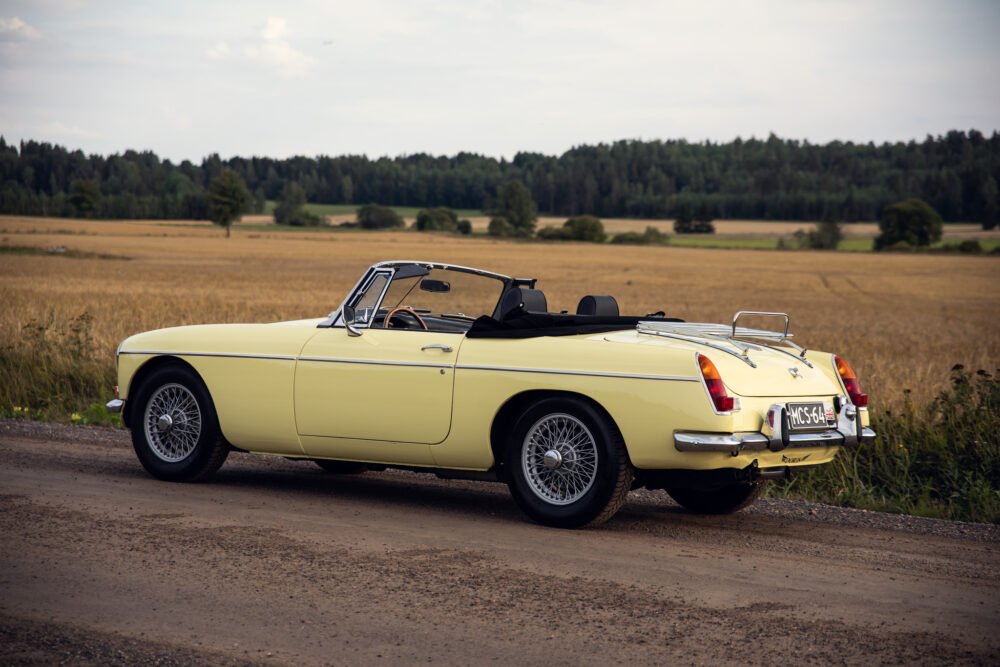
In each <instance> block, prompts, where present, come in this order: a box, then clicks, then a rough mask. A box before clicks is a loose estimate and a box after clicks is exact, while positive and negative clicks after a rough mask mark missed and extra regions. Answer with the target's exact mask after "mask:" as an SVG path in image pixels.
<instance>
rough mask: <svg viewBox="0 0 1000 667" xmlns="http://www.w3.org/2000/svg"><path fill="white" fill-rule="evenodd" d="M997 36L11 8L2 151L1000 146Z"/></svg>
mask: <svg viewBox="0 0 1000 667" xmlns="http://www.w3.org/2000/svg"><path fill="white" fill-rule="evenodd" d="M998 36H1000V2H998V1H996V0H981V1H971V0H954V1H950V2H949V1H945V0H941V1H939V2H915V1H898V2H890V1H885V2H881V1H877V0H867V1H859V2H847V1H834V0H829V1H810V0H789V1H778V0H775V1H772V2H739V1H736V0H730V1H721V2H715V1H704V0H703V1H697V2H696V1H695V0H691V1H687V2H684V1H668V0H660V1H651V2H646V1H634V2H633V1H629V0H615V1H609V2H604V1H603V0H593V1H589V0H588V1H580V2H568V1H565V0H551V1H532V2H528V1H524V2H522V1H517V0H514V1H507V2H491V1H482V2H480V1H477V0H437V1H434V2H423V1H420V0H409V1H407V0H354V1H351V2H342V1H340V0H337V1H330V2H297V1H294V0H285V1H284V2H273V1H272V2H256V1H254V0H250V1H242V2H229V3H222V2H211V1H208V0H200V1H197V2H187V1H185V0H173V1H171V2H162V3H159V2H142V3H139V2H91V1H87V0H31V1H24V2H21V1H16V0H15V1H11V0H0V133H2V134H3V135H4V136H5V137H6V138H7V140H8V141H11V140H13V141H18V140H20V139H27V138H30V139H37V140H43V141H49V142H55V143H59V144H63V145H66V146H69V147H71V148H82V149H83V150H85V151H87V152H99V153H110V152H120V151H123V150H125V149H128V148H134V149H152V150H154V151H156V152H157V153H158V154H160V155H161V156H163V157H168V158H171V159H173V160H180V159H184V158H188V159H192V160H194V161H198V160H200V159H201V158H202V157H204V156H205V155H207V154H209V153H213V152H217V153H220V154H221V155H222V156H223V157H229V156H232V155H243V156H250V155H268V156H273V157H285V156H289V155H294V154H304V155H317V154H331V155H339V154H344V153H365V154H368V155H369V156H379V155H391V156H394V155H400V154H407V153H413V152H429V153H434V154H454V153H456V152H458V151H463V150H464V151H473V152H478V153H485V154H488V155H493V156H498V157H499V156H501V155H502V156H506V157H511V156H513V154H514V153H516V152H517V151H520V150H527V151H540V152H545V153H553V154H558V153H561V152H563V151H565V150H566V149H568V148H570V147H572V146H574V145H578V144H581V143H596V142H610V141H614V140H617V139H627V138H641V139H666V138H686V139H688V140H691V141H701V140H705V139H711V140H714V141H728V140H731V139H733V138H734V137H736V136H742V137H744V138H746V137H749V136H751V135H755V136H758V137H765V136H767V134H768V133H769V132H774V133H776V134H778V135H780V136H782V137H792V138H800V139H808V140H810V141H813V142H826V141H829V140H831V139H843V140H853V141H869V140H874V141H876V142H880V141H885V140H900V139H903V140H905V139H911V138H917V139H921V138H923V137H924V136H925V135H927V134H941V133H943V132H945V131H947V130H949V129H954V128H957V129H969V128H976V129H979V130H981V131H983V132H985V133H991V132H993V131H994V130H997V129H998V128H1000V37H998Z"/></svg>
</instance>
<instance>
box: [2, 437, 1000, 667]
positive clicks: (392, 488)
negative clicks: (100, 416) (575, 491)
mask: <svg viewBox="0 0 1000 667" xmlns="http://www.w3.org/2000/svg"><path fill="white" fill-rule="evenodd" d="M0 508H2V509H0V534H2V535H4V539H3V540H2V541H0V573H2V574H0V662H3V663H11V664H42V663H52V662H69V663H72V664H109V663H110V664H114V663H115V662H116V661H117V662H118V663H119V664H125V663H133V664H134V663H135V662H150V663H157V664H172V662H171V661H173V662H176V663H178V664H179V663H192V662H197V663H207V664H243V663H248V662H263V663H274V664H291V663H295V664H371V663H373V662H381V663H385V664H404V663H405V664H412V663H414V662H438V663H442V662H443V663H448V664H469V663H481V662H502V663H510V662H518V663H524V664H542V663H545V664H567V665H568V664H573V665H579V664H607V663H609V662H614V663H624V662H629V663H637V664H654V663H656V664H662V663H664V662H670V663H676V662H681V663H705V662H723V661H729V660H732V659H734V658H736V659H738V660H740V661H741V662H751V663H772V662H774V661H776V660H782V661H787V660H788V659H789V658H790V657H793V658H792V659H794V660H795V661H796V662H823V663H830V662H834V663H859V662H865V663H871V662H876V661H877V662H906V663H945V662H947V663H955V662H961V663H973V664H975V663H993V664H995V663H996V662H997V660H998V658H1000V638H998V637H997V636H996V633H995V628H996V627H998V625H1000V595H998V592H1000V590H998V589H1000V576H998V575H1000V556H998V553H997V546H998V544H1000V535H998V531H997V528H996V527H995V526H984V525H979V524H961V523H954V522H944V521H933V520H926V519H915V518H913V517H898V516H892V515H885V514H880V513H875V512H859V511H853V510H845V509H841V508H831V507H827V506H823V505H815V504H810V503H798V502H791V501H781V500H768V501H765V502H762V503H761V504H760V505H758V506H755V507H754V508H752V509H751V510H750V511H748V512H745V513H741V514H737V515H733V516H726V517H699V516H694V515H690V514H687V513H684V512H682V511H681V510H680V509H679V508H677V507H676V506H675V505H673V504H672V503H670V502H669V501H668V500H667V499H666V496H665V495H664V494H660V493H649V492H635V493H633V494H632V496H631V497H630V500H629V502H628V504H627V505H626V507H625V508H624V509H623V511H622V512H621V513H620V514H619V515H618V516H617V517H616V518H615V519H614V520H613V521H611V522H610V523H609V524H607V525H606V526H605V527H603V528H600V529H596V530H585V531H559V530H553V529H547V528H542V527H539V526H535V525H533V524H531V523H528V522H527V521H526V520H525V519H524V518H523V517H522V516H521V515H520V513H519V512H518V511H517V509H516V507H515V506H514V503H513V502H512V501H511V500H510V498H509V497H508V495H507V493H506V489H505V487H503V486H501V485H496V484H480V483H471V482H455V481H448V482H445V481H441V480H437V479H435V478H433V477H430V476H426V475H415V474H409V473H399V472H385V473H374V474H366V475H362V476H356V477H336V476H331V475H328V474H326V473H323V472H322V471H320V470H319V469H318V468H316V467H314V466H312V465H311V464H308V463H303V462H290V461H285V460H283V459H266V458H262V457H255V456H251V455H233V456H231V457H230V460H229V461H228V462H227V464H226V466H224V467H223V469H222V471H221V472H220V474H219V476H218V477H217V478H216V480H215V482H213V483H210V484H197V485H186V484H167V483H163V482H158V481H156V480H153V479H150V478H149V477H148V476H147V475H146V474H145V473H144V472H143V471H142V469H141V468H140V467H139V465H138V463H137V462H136V461H135V458H134V456H133V454H132V452H131V447H130V445H129V443H128V437H127V434H126V433H125V432H123V431H116V430H112V429H99V428H81V427H69V426H63V425H57V424H40V425H39V424H34V423H30V422H12V421H0ZM119 655H120V656H124V657H121V658H116V657H115V656H119Z"/></svg>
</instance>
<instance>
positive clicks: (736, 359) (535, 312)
mask: <svg viewBox="0 0 1000 667" xmlns="http://www.w3.org/2000/svg"><path fill="white" fill-rule="evenodd" d="M534 287H535V280H534V279H518V278H512V277H509V276H505V275H502V274H496V273H492V272H488V271H483V270H479V269H470V268H467V267H460V266H454V265H448V264H441V263H435V262H422V261H393V262H382V263H379V264H376V265H374V266H372V267H370V268H369V269H368V270H367V271H366V272H365V273H364V275H363V276H362V278H361V280H359V281H358V283H357V284H356V285H355V287H354V288H353V289H352V290H351V291H350V292H349V293H348V295H347V297H346V299H345V300H344V301H343V303H342V304H341V306H340V307H339V308H337V309H336V310H334V311H333V312H332V313H331V314H330V315H328V316H327V317H325V318H316V319H309V320H300V321H293V322H279V323H270V324H219V325H202V326H184V327H176V328H169V329H161V330H157V331H151V332H146V333H141V334H137V335H135V336H132V337H130V338H128V339H126V340H125V341H123V342H122V343H121V345H120V346H119V348H118V352H117V362H118V388H117V391H119V392H120V394H119V395H118V397H117V398H116V400H114V401H112V402H111V403H109V404H108V407H109V409H110V410H112V411H120V412H121V413H122V416H123V419H124V421H125V423H126V425H127V426H129V428H130V429H131V430H132V436H133V445H134V446H135V449H136V453H137V455H138V456H139V459H140V461H141V462H142V463H143V465H144V466H145V467H146V468H147V470H149V471H150V472H151V473H152V474H153V475H155V476H157V477H160V478H162V479H168V480H177V481H191V480H198V479H204V478H207V477H208V476H210V475H211V474H212V473H214V472H215V470H216V469H217V468H218V467H219V465H221V463H222V461H224V459H225V456H226V455H227V453H228V452H229V450H230V449H238V450H243V451H248V452H254V453H259V454H271V455H277V456H283V457H289V458H294V459H305V460H312V461H316V462H317V463H320V464H321V466H322V467H324V468H325V469H327V470H329V471H331V472H345V473H346V472H359V471H362V470H364V469H365V468H366V467H373V466H376V467H384V466H392V467H401V468H406V469H411V470H421V471H429V472H436V473H438V474H439V475H442V476H447V477H462V476H465V477H471V478H476V479H497V480H499V481H505V482H507V483H508V485H510V487H511V491H512V493H513V495H514V497H515V499H516V500H517V501H518V504H519V505H520V506H521V507H522V509H524V510H525V511H526V513H528V514H529V516H531V517H532V518H534V519H536V520H538V521H540V522H542V523H546V524H549V525H555V526H567V527H571V526H579V525H584V524H588V523H599V522H600V521H603V520H605V519H607V518H608V517H610V516H611V515H612V514H614V512H615V511H616V510H617V509H618V507H619V506H620V505H621V504H622V502H623V501H624V497H625V495H626V494H627V493H628V491H629V489H630V488H634V487H635V486H646V487H649V488H662V489H666V490H667V491H668V492H669V493H670V494H671V495H672V496H673V497H674V498H675V499H677V500H679V501H680V502H681V504H683V505H685V506H687V507H689V508H691V509H694V510H696V511H705V512H724V511H733V510H735V509H738V508H739V507H742V506H744V505H746V504H748V503H749V502H751V501H752V500H753V499H754V498H756V497H757V495H759V493H760V490H761V489H762V488H763V486H764V483H765V482H766V480H767V479H769V478H776V477H785V476H787V475H789V474H791V473H792V472H795V471H797V470H802V469H805V468H809V467H812V466H815V465H819V464H823V463H827V462H829V461H831V460H833V458H834V457H835V456H836V455H837V452H838V451H839V449H840V448H841V447H843V446H857V445H859V444H863V443H864V442H868V441H870V440H871V439H872V438H874V433H873V432H872V431H871V429H870V428H868V414H867V409H866V407H865V406H866V404H867V397H866V396H865V395H864V394H862V393H861V392H860V387H859V386H858V384H857V379H856V376H854V375H853V371H851V370H850V367H849V365H847V364H846V362H844V361H843V360H841V359H840V358H839V357H836V356H835V355H833V354H831V353H829V352H819V351H814V350H804V349H802V348H801V347H798V346H797V345H794V344H793V343H791V341H790V338H791V334H790V333H789V332H788V318H787V316H785V315H783V314H775V313H763V314H761V313H757V314H756V315H757V316H758V317H762V316H768V317H776V318H778V320H777V321H779V322H782V323H783V328H782V329H781V330H779V331H771V330H767V329H746V328H743V327H739V326H738V322H737V321H736V320H739V319H741V318H743V317H746V316H747V314H745V313H738V314H737V316H736V318H734V321H733V323H732V325H709V324H692V323H686V322H682V321H680V320H676V319H670V318H666V317H664V316H663V314H662V313H657V314H652V315H648V316H643V317H638V316H620V315H619V314H618V313H617V304H616V302H615V301H614V299H613V298H611V297H606V296H594V295H587V296H585V297H584V298H583V299H581V304H580V308H579V309H578V313H575V314H570V313H565V312H563V313H549V312H547V304H546V300H545V297H544V294H543V293H542V292H541V291H539V290H536V289H534Z"/></svg>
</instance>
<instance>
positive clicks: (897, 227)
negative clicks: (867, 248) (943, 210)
mask: <svg viewBox="0 0 1000 667" xmlns="http://www.w3.org/2000/svg"><path fill="white" fill-rule="evenodd" d="M941 225H942V222H941V216H940V215H938V212H937V211H935V210H934V209H933V208H932V207H931V205H930V204H928V203H927V202H925V201H923V200H922V199H914V198H911V199H904V200H903V201H901V202H897V203H895V204H892V205H891V206H887V207H886V208H885V210H884V211H883V212H882V219H881V220H879V223H878V227H879V230H880V232H881V234H879V236H878V237H877V238H876V239H875V250H884V249H886V248H894V247H895V246H896V244H898V243H899V242H900V241H904V242H906V243H907V244H908V245H910V246H912V247H921V246H924V247H925V246H929V245H930V244H932V243H936V242H938V241H940V240H941Z"/></svg>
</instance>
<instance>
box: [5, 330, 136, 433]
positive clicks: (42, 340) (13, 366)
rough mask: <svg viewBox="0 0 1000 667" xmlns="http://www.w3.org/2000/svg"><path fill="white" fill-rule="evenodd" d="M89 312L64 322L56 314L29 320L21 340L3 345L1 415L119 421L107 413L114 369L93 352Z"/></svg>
mask: <svg viewBox="0 0 1000 667" xmlns="http://www.w3.org/2000/svg"><path fill="white" fill-rule="evenodd" d="M92 329H93V318H92V317H91V316H90V314H89V313H88V312H87V311H83V312H81V313H79V314H78V315H76V316H75V317H72V318H69V319H68V320H63V319H60V318H59V317H57V315H56V314H55V312H54V311H49V312H48V313H47V314H46V316H45V317H44V318H42V319H32V320H29V321H28V323H27V324H25V325H24V326H23V327H22V330H21V332H20V333H21V335H20V336H19V338H18V340H17V344H15V343H14V341H4V342H3V343H2V344H0V377H2V378H3V382H2V383H0V414H2V415H5V416H10V417H19V418H31V419H50V420H60V421H65V420H68V421H73V422H76V423H100V424H108V423H112V424H113V423H120V421H119V420H118V419H117V418H114V419H113V418H112V417H111V416H110V415H107V414H106V413H105V412H104V410H103V402H104V401H107V400H109V399H110V398H111V393H112V386H113V385H114V384H115V369H114V366H112V365H109V364H108V363H107V360H106V357H105V358H103V359H101V358H95V357H94V354H93V350H94V344H93V340H92V338H93V334H92Z"/></svg>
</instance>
